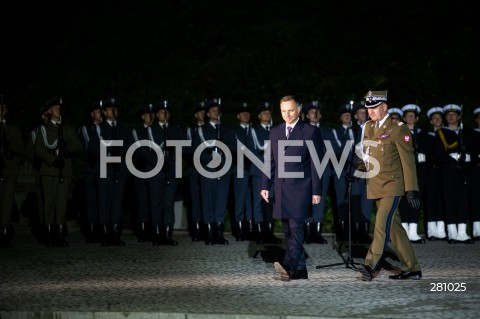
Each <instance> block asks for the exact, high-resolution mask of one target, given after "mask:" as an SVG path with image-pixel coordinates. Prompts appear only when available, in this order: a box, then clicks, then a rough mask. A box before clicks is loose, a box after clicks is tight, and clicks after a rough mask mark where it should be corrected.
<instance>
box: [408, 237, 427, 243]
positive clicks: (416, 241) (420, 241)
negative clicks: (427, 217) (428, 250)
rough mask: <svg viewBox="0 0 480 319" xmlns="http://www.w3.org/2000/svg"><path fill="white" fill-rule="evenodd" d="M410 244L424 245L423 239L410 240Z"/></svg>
mask: <svg viewBox="0 0 480 319" xmlns="http://www.w3.org/2000/svg"><path fill="white" fill-rule="evenodd" d="M410 242H411V243H412V244H425V239H423V238H420V239H418V240H410Z"/></svg>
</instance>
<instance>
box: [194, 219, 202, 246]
mask: <svg viewBox="0 0 480 319" xmlns="http://www.w3.org/2000/svg"><path fill="white" fill-rule="evenodd" d="M201 232H202V228H201V226H200V222H199V221H196V222H195V224H194V225H193V234H192V241H194V242H197V241H200V240H201V239H200V238H201Z"/></svg>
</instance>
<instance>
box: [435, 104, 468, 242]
mask: <svg viewBox="0 0 480 319" xmlns="http://www.w3.org/2000/svg"><path fill="white" fill-rule="evenodd" d="M443 112H444V114H445V122H446V124H447V126H446V127H443V128H440V129H438V130H437V131H436V144H435V147H436V153H437V155H438V160H439V161H440V163H441V179H442V189H443V198H444V202H443V203H444V207H445V222H446V223H447V235H448V242H449V243H472V242H473V241H472V239H471V238H470V236H468V235H467V221H468V210H467V209H468V205H467V203H468V185H467V176H466V165H467V164H468V163H469V162H470V155H469V154H468V153H467V150H466V147H465V140H464V138H465V136H464V131H463V127H462V125H461V117H462V108H461V107H460V106H459V105H456V104H448V105H446V106H444V107H443Z"/></svg>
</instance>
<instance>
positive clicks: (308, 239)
mask: <svg viewBox="0 0 480 319" xmlns="http://www.w3.org/2000/svg"><path fill="white" fill-rule="evenodd" d="M313 242H314V240H313V232H312V224H310V223H305V243H307V244H310V243H313Z"/></svg>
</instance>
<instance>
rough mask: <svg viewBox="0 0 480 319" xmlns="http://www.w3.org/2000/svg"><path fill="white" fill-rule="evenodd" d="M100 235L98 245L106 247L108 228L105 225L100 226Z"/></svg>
mask: <svg viewBox="0 0 480 319" xmlns="http://www.w3.org/2000/svg"><path fill="white" fill-rule="evenodd" d="M101 231H102V234H101V235H100V245H102V246H108V242H109V240H108V233H109V231H108V226H107V225H102V229H101Z"/></svg>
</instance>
